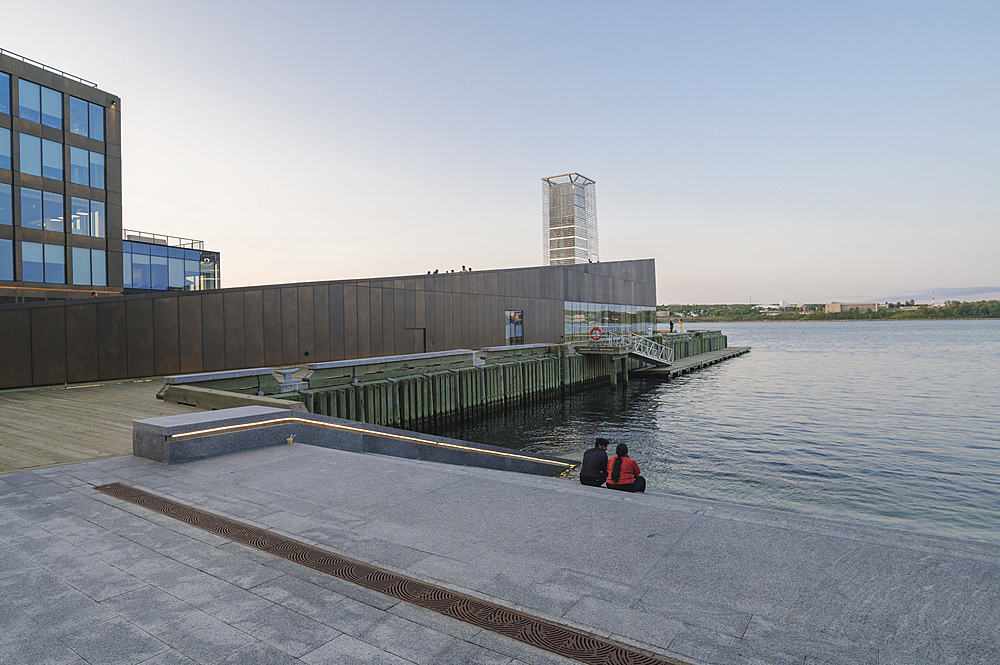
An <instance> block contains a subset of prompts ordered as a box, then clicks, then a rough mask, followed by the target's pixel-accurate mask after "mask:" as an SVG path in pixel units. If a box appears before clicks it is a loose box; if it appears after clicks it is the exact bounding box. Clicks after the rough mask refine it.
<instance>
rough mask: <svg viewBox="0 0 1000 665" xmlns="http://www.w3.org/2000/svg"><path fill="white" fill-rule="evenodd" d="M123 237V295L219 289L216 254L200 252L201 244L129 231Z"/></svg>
mask: <svg viewBox="0 0 1000 665" xmlns="http://www.w3.org/2000/svg"><path fill="white" fill-rule="evenodd" d="M123 235H124V237H125V238H126V240H125V241H124V242H123V243H122V259H123V261H122V263H123V266H122V267H123V272H124V275H123V277H124V280H123V285H124V287H125V290H126V293H135V292H140V291H201V290H206V289H218V288H222V283H221V278H220V267H219V263H220V262H219V253H218V252H210V251H205V250H204V249H202V246H203V245H204V243H203V242H202V241H200V240H191V239H187V238H174V237H172V236H159V235H154V234H144V233H142V232H138V231H129V230H125V232H124V233H123ZM144 240H149V242H144Z"/></svg>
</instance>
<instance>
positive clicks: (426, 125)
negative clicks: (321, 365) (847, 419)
mask: <svg viewBox="0 0 1000 665" xmlns="http://www.w3.org/2000/svg"><path fill="white" fill-rule="evenodd" d="M0 17H2V20H0V47H2V48H4V49H6V50H9V51H13V52H15V53H18V54H20V55H24V56H26V57H29V58H32V59H34V60H38V61H40V62H43V63H45V64H47V65H50V66H52V67H56V68H59V69H62V70H65V71H68V72H70V73H72V74H75V75H78V76H82V77H84V78H86V79H89V80H91V81H94V82H96V83H97V84H98V85H99V86H100V87H101V88H102V89H104V90H107V91H109V92H112V93H114V94H117V95H119V96H121V98H122V124H123V129H122V131H123V138H122V143H123V146H122V151H123V188H124V217H125V226H126V228H134V229H139V230H145V231H154V232H157V233H163V234H170V235H176V236H184V237H191V238H199V239H203V240H204V241H205V243H206V247H207V248H209V249H215V250H218V251H221V252H222V278H223V285H224V286H242V285H250V284H263V283H279V282H296V281H309V280H328V279H344V278H359V277H378V276H391V275H406V274H423V273H426V272H427V271H428V270H433V269H435V268H437V269H440V270H450V269H455V270H459V269H460V268H461V266H462V265H466V266H471V267H472V268H474V269H490V268H509V267H519V266H529V265H539V264H540V263H541V253H542V249H541V224H542V221H541V220H542V211H541V178H542V177H543V176H549V175H556V174H561V173H566V172H570V171H577V172H580V173H582V174H584V175H586V176H588V177H590V178H592V179H594V180H596V181H597V203H598V215H599V226H600V243H601V259H602V260H605V261H607V260H617V259H633V258H655V259H656V272H657V280H658V283H657V299H658V301H659V302H660V303H735V302H747V301H749V300H750V299H751V298H752V299H753V302H754V303H769V302H777V301H779V300H785V301H788V302H791V303H798V302H828V301H831V300H854V299H866V300H867V299H878V300H886V299H891V300H893V301H895V300H897V299H907V298H910V297H914V298H917V299H918V301H919V300H927V299H929V297H930V292H931V290H932V289H935V290H936V295H937V298H938V300H943V299H945V298H955V299H959V300H980V299H984V298H998V297H1000V251H998V250H1000V3H998V2H996V1H995V0H989V1H984V2H936V3H929V2H918V1H899V2H878V3H873V2H867V1H864V2H839V1H838V2H825V3H805V2H743V3H740V2H712V1H707V0H706V1H698V2H692V1H690V0H686V1H677V2H672V1H663V2H649V3H638V2H633V3H628V2H622V3H598V2H583V1H576V2H538V1H534V2H504V3H479V2H373V1H365V2H349V3H343V2H304V1H285V2H282V3H264V2H257V1H251V2H247V1H242V2H212V1H201V2H187V1H172V2H158V3H152V2H134V1H132V2H106V1H99V0H95V1H93V2H79V1H78V0H75V1H73V2H68V1H55V2H49V1H45V0H34V1H33V2H16V3H14V2H11V3H5V5H4V8H3V10H2V12H0Z"/></svg>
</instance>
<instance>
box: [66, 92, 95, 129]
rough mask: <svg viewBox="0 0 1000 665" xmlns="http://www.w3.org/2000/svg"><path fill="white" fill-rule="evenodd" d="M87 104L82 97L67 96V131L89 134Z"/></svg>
mask: <svg viewBox="0 0 1000 665" xmlns="http://www.w3.org/2000/svg"><path fill="white" fill-rule="evenodd" d="M88 106H89V105H88V104H87V102H85V101H83V100H82V99H77V98H76V97H70V98H69V131H71V132H73V133H74V134H79V135H80V136H89V135H90V127H89V122H88V120H89V112H88V110H87V107H88Z"/></svg>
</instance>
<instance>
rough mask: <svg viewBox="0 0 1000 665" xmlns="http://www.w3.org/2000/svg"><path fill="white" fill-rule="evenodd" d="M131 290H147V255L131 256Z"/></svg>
mask: <svg viewBox="0 0 1000 665" xmlns="http://www.w3.org/2000/svg"><path fill="white" fill-rule="evenodd" d="M132 288H133V289H148V288H149V254H132Z"/></svg>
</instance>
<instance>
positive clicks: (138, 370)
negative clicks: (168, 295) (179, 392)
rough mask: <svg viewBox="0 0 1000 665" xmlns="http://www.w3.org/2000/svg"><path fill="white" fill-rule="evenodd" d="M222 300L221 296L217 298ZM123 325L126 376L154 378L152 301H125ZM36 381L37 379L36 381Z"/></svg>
mask: <svg viewBox="0 0 1000 665" xmlns="http://www.w3.org/2000/svg"><path fill="white" fill-rule="evenodd" d="M219 299H220V300H221V299H222V296H219ZM125 325H126V326H127V328H126V329H127V331H128V333H127V345H128V375H129V376H133V377H141V376H154V375H155V374H156V368H155V366H154V363H153V358H154V355H153V339H154V334H155V332H154V329H153V301H152V300H147V299H142V300H126V301H125ZM36 380H37V379H36Z"/></svg>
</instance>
